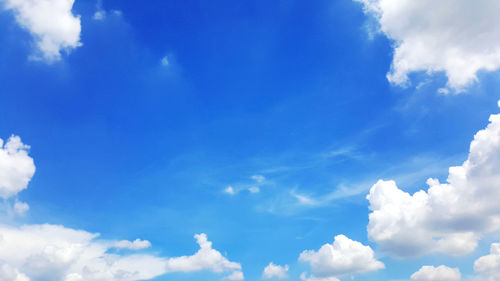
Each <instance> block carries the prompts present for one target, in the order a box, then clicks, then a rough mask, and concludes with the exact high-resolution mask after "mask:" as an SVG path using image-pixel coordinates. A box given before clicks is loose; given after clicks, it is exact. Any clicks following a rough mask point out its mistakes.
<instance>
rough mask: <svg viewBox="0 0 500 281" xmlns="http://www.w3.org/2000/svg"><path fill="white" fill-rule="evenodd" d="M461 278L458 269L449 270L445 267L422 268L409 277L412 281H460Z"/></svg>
mask: <svg viewBox="0 0 500 281" xmlns="http://www.w3.org/2000/svg"><path fill="white" fill-rule="evenodd" d="M461 278H462V276H461V274H460V270H459V269H458V268H450V267H447V266H445V265H440V266H438V267H434V266H422V268H420V269H419V270H418V271H417V272H415V273H413V275H412V276H411V280H414V281H460V279H461Z"/></svg>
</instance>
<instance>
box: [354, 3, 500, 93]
mask: <svg viewBox="0 0 500 281" xmlns="http://www.w3.org/2000/svg"><path fill="white" fill-rule="evenodd" d="M354 1H357V2H361V3H363V5H364V11H365V13H367V14H369V15H371V16H373V17H374V18H375V19H376V20H377V22H378V23H379V26H380V30H381V31H382V32H383V33H384V34H385V35H386V36H387V37H388V38H390V39H392V40H394V41H395V44H394V48H395V50H394V58H393V62H392V67H391V71H390V72H389V73H388V74H387V78H388V79H389V81H391V82H393V83H395V84H399V85H404V84H406V83H407V81H408V74H409V73H411V72H415V71H426V72H428V73H432V72H437V71H444V72H445V73H446V75H447V76H448V86H449V87H451V88H454V89H455V90H458V91H460V90H463V88H464V87H466V86H467V85H469V84H471V83H473V82H474V81H476V80H477V77H476V74H477V72H478V71H481V70H485V71H493V70H497V69H498V68H499V67H500V37H499V36H498V32H499V30H500V18H499V17H498V15H497V11H498V10H500V2H499V1H490V0H477V1H469V0H440V1H434V0H420V1H413V0H354Z"/></svg>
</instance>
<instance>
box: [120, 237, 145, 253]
mask: <svg viewBox="0 0 500 281" xmlns="http://www.w3.org/2000/svg"><path fill="white" fill-rule="evenodd" d="M149 247H151V243H150V242H149V241H148V240H141V239H135V240H134V241H133V242H132V241H128V240H121V241H118V242H115V243H113V248H117V249H129V250H140V249H146V248H149Z"/></svg>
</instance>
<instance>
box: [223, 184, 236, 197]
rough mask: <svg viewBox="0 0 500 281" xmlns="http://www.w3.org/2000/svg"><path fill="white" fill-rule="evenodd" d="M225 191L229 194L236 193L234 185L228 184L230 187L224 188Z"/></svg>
mask: <svg viewBox="0 0 500 281" xmlns="http://www.w3.org/2000/svg"><path fill="white" fill-rule="evenodd" d="M224 193H227V194H229V195H234V194H235V192H234V189H233V187H232V186H228V187H226V188H225V189H224Z"/></svg>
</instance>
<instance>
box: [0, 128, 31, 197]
mask: <svg viewBox="0 0 500 281" xmlns="http://www.w3.org/2000/svg"><path fill="white" fill-rule="evenodd" d="M28 150H29V146H27V145H25V144H23V143H22V141H21V138H20V137H18V136H11V137H10V138H9V139H8V140H7V142H5V144H4V141H3V140H2V139H0V197H1V198H3V199H7V198H10V197H12V196H15V195H16V194H17V193H19V192H20V191H22V190H24V189H26V187H27V186H28V183H29V181H30V180H31V177H33V174H34V173H35V164H34V162H33V158H31V157H30V156H28ZM20 207H21V206H20Z"/></svg>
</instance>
